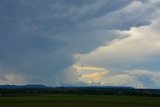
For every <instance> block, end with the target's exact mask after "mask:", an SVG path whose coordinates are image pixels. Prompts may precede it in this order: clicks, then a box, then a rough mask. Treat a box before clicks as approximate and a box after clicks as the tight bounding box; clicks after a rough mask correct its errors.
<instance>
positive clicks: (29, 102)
mask: <svg viewBox="0 0 160 107" xmlns="http://www.w3.org/2000/svg"><path fill="white" fill-rule="evenodd" d="M0 107H160V98H158V97H137V96H100V95H37V96H17V97H0Z"/></svg>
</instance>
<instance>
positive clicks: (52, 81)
mask: <svg viewBox="0 0 160 107" xmlns="http://www.w3.org/2000/svg"><path fill="white" fill-rule="evenodd" d="M159 7H160V0H34V1H33V0H14V1H13V0H0V84H45V85H51V86H57V85H122V86H123V85H124V86H133V87H140V88H160V35H159V34H160V31H159V29H160V18H159V17H160V8H159Z"/></svg>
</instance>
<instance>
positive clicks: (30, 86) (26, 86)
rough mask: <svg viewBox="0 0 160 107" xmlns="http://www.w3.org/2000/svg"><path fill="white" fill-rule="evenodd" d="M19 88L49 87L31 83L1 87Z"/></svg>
mask: <svg viewBox="0 0 160 107" xmlns="http://www.w3.org/2000/svg"><path fill="white" fill-rule="evenodd" d="M17 88H49V87H47V86H45V85H41V84H35V85H34V84H29V85H0V89H17Z"/></svg>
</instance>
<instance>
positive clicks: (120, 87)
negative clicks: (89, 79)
mask: <svg viewBox="0 0 160 107" xmlns="http://www.w3.org/2000/svg"><path fill="white" fill-rule="evenodd" d="M17 88H94V89H96V88H100V89H103V88H108V89H110V88H111V89H134V88H133V87H126V86H58V87H49V86H45V85H43V84H28V85H0V89H17Z"/></svg>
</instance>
